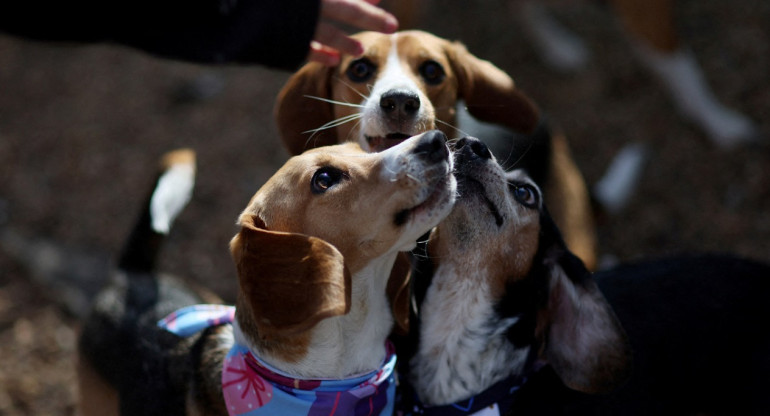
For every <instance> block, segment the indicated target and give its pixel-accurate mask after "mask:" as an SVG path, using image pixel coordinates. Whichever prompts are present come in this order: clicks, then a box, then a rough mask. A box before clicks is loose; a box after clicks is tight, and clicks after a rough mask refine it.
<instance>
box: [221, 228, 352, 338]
mask: <svg viewBox="0 0 770 416" xmlns="http://www.w3.org/2000/svg"><path fill="white" fill-rule="evenodd" d="M230 252H231V254H232V256H233V260H234V261H235V265H236V268H237V270H238V284H239V287H240V291H241V292H240V296H241V297H242V298H241V299H242V300H243V301H245V302H246V303H247V305H244V306H246V309H250V310H251V312H252V314H251V315H252V316H251V318H252V319H253V323H254V324H255V325H256V327H257V330H258V331H259V333H260V335H269V334H274V333H276V332H280V333H281V334H283V335H290V334H293V333H299V332H302V331H306V330H308V329H310V328H312V327H313V326H315V325H316V324H317V323H318V322H319V321H320V320H322V319H324V318H328V317H331V316H337V315H343V314H346V313H347V312H348V311H349V310H350V288H351V284H350V273H349V272H348V270H347V268H346V267H345V262H344V259H343V257H342V254H341V253H340V252H339V251H338V250H337V249H336V248H335V247H334V246H332V245H331V244H329V243H327V242H325V241H323V240H321V239H319V238H316V237H310V236H307V235H303V234H295V233H285V232H278V231H270V230H266V229H264V225H263V224H262V221H261V220H259V219H258V218H256V217H250V218H246V219H244V220H243V221H242V223H241V231H240V232H239V233H238V235H236V236H235V238H233V241H232V242H231V243H230ZM239 309H240V305H239Z"/></svg>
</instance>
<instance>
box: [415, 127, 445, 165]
mask: <svg viewBox="0 0 770 416" xmlns="http://www.w3.org/2000/svg"><path fill="white" fill-rule="evenodd" d="M446 141H447V138H446V135H445V134H444V133H443V132H441V131H439V130H431V131H429V132H427V133H425V134H423V135H422V137H420V139H419V142H418V143H417V146H415V148H414V153H415V154H416V155H417V156H419V157H420V158H421V159H423V160H425V161H427V162H431V163H438V162H441V161H444V160H447V159H448V158H449V149H448V148H447V145H446Z"/></svg>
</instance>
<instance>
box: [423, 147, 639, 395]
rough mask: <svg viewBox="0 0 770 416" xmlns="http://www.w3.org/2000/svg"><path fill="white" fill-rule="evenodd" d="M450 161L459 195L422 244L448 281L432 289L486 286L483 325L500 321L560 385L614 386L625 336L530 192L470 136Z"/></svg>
mask: <svg viewBox="0 0 770 416" xmlns="http://www.w3.org/2000/svg"><path fill="white" fill-rule="evenodd" d="M454 158H455V175H456V178H457V189H458V194H459V197H458V199H457V201H456V203H455V206H454V208H453V209H452V212H451V213H450V214H449V215H448V216H447V217H446V218H445V219H444V220H443V221H442V222H441V223H440V224H439V225H438V226H437V227H436V229H435V230H434V232H433V233H432V234H431V237H430V240H429V242H428V254H429V255H428V257H429V258H430V259H435V261H436V262H438V264H437V265H434V267H441V268H443V270H445V271H446V270H450V272H448V273H447V272H443V274H442V276H447V275H448V276H451V278H450V279H449V280H452V279H455V280H456V281H449V280H447V279H444V280H442V284H444V285H447V286H449V285H451V286H457V287H462V286H464V285H465V286H467V282H463V281H461V280H462V279H465V280H467V279H476V280H475V281H476V283H475V284H483V285H486V287H488V288H489V290H488V291H487V292H486V293H487V296H488V297H489V299H486V300H483V301H484V302H489V303H491V304H493V305H495V307H494V310H495V313H494V315H495V316H493V317H492V318H491V319H492V320H495V321H496V322H489V325H492V326H494V325H496V324H498V326H499V323H500V322H505V320H506V319H508V318H510V319H508V322H515V323H514V324H512V326H511V327H510V328H507V329H506V333H505V336H506V338H507V340H508V342H510V343H511V344H512V345H513V347H514V348H531V349H532V350H533V351H535V352H536V353H537V354H538V358H539V359H540V360H544V361H546V362H548V363H549V364H550V365H551V366H552V367H553V368H554V370H555V371H556V373H557V374H558V375H559V377H560V378H561V379H562V381H563V382H564V383H565V384H566V385H567V386H568V387H570V388H572V389H575V390H579V391H582V392H586V393H598V392H605V391H608V390H611V389H613V388H615V387H617V386H618V385H619V384H620V383H622V382H623V381H625V379H626V378H627V376H628V372H629V369H630V353H629V350H628V344H627V340H626V336H625V332H624V331H623V329H622V327H621V325H620V323H619V321H618V320H617V318H616V316H615V314H614V312H613V311H612V309H611V307H610V306H609V304H608V303H607V301H606V300H605V298H604V296H603V295H602V294H601V292H600V291H599V289H598V288H597V286H596V284H595V282H594V281H593V279H592V278H591V275H590V273H589V272H588V271H587V269H586V268H585V266H584V265H583V263H582V262H581V261H580V260H579V259H578V258H577V257H576V256H574V255H573V254H572V253H570V251H569V250H568V249H567V247H566V245H565V243H564V241H563V240H562V238H561V235H560V233H559V230H558V229H557V228H556V226H555V225H554V223H553V221H552V220H551V218H550V216H549V215H548V211H547V209H546V208H545V206H544V204H543V200H542V194H541V192H540V189H539V188H538V186H537V185H536V184H535V183H534V182H533V181H532V180H531V179H530V178H529V177H528V176H526V174H525V173H524V172H523V171H521V170H515V171H512V172H505V171H504V170H503V169H502V168H501V167H500V165H499V164H498V163H497V162H496V161H495V159H494V157H493V156H492V155H491V154H490V152H489V150H488V149H487V147H486V146H485V145H484V143H482V142H481V141H479V140H477V139H472V138H464V139H460V140H459V141H458V142H457V143H456V148H455V152H454ZM435 270H438V269H435ZM460 296H461V295H460Z"/></svg>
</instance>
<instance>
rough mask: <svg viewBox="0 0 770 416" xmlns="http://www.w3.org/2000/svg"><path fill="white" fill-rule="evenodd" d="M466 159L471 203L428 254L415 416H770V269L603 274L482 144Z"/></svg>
mask: <svg viewBox="0 0 770 416" xmlns="http://www.w3.org/2000/svg"><path fill="white" fill-rule="evenodd" d="M454 158H455V171H456V178H457V187H458V193H459V197H458V199H457V201H456V202H455V206H454V208H453V210H452V212H451V213H450V214H449V215H448V216H447V217H446V218H445V219H444V220H443V221H442V222H441V223H440V224H439V225H438V226H437V227H436V228H435V230H434V231H433V232H432V233H431V236H430V238H429V240H428V242H427V248H426V249H425V251H424V253H423V254H422V255H418V256H416V259H417V260H418V263H417V265H416V268H415V276H414V282H415V284H416V287H415V297H416V304H417V305H418V312H419V313H418V317H419V318H418V319H416V320H415V321H413V323H416V324H417V325H413V327H414V328H413V329H414V332H413V334H412V335H414V336H416V339H412V340H411V342H409V343H407V344H406V345H415V347H413V349H412V351H410V352H409V354H410V355H411V356H412V358H411V360H410V364H409V366H408V367H407V368H406V369H405V370H404V372H408V373H409V375H408V376H407V377H406V378H407V379H408V380H409V381H410V383H411V386H412V387H413V390H414V394H413V395H411V394H409V393H405V394H404V397H405V402H404V407H405V413H406V414H410V413H414V414H426V415H432V414H440V415H454V414H474V412H477V411H478V412H480V413H478V414H479V415H482V414H483V415H500V414H511V415H526V414H533V415H543V414H545V415H551V414H553V415H556V414H558V415H564V414H580V415H586V414H603V415H605V414H610V415H637V414H638V415H652V414H704V413H705V414H768V412H770V399H769V398H768V396H767V394H766V389H767V374H768V372H769V371H770V348H768V347H770V331H768V330H767V328H765V327H763V326H762V325H761V324H760V323H758V322H756V321H755V320H756V317H759V316H762V317H764V316H770V308H769V307H768V306H767V302H765V301H764V297H765V296H766V294H767V293H768V290H770V279H768V276H770V266H767V265H763V264H759V263H756V262H753V261H749V260H744V259H738V258H735V257H732V256H725V255H700V256H681V257H674V258H670V259H663V260H654V261H646V262H639V263H636V264H627V265H622V266H619V267H617V268H615V269H612V270H607V271H601V272H597V273H595V274H593V275H591V274H590V273H589V272H588V271H587V270H586V268H585V267H584V265H583V264H582V263H581V262H580V261H579V260H578V259H577V258H576V257H575V256H574V255H573V254H572V253H570V251H569V250H568V249H567V248H566V246H565V244H564V242H563V240H562V239H561V236H560V233H559V231H558V229H557V227H556V226H555V225H554V223H553V221H552V220H551V219H550V217H549V215H548V210H547V209H546V208H545V205H544V203H543V196H542V194H541V192H540V190H539V188H538V187H537V185H535V183H534V182H532V180H531V179H530V178H529V177H528V176H527V175H526V174H524V173H523V172H521V171H518V170H517V171H513V172H509V173H506V172H504V171H503V169H502V168H501V167H500V166H499V165H498V164H497V163H496V161H495V159H494V157H493V156H492V155H491V154H490V152H489V150H488V149H487V147H486V146H485V145H484V143H482V142H481V141H478V140H476V139H472V138H465V139H461V140H460V141H458V142H457V144H456V149H455V152H454ZM404 351H405V352H406V351H407V350H406V349H405V350H404ZM632 353H633V369H632V365H631V362H632V358H631V356H632ZM402 357H403V355H402ZM739 357H740V358H739ZM736 359H737V360H738V361H741V362H736ZM595 393H604V394H595ZM415 398H417V399H415ZM415 406H416V407H417V410H418V411H415ZM459 409H465V412H459ZM484 411H486V412H487V413H483V412H484Z"/></svg>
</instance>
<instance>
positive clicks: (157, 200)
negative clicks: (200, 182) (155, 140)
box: [150, 163, 195, 234]
mask: <svg viewBox="0 0 770 416" xmlns="http://www.w3.org/2000/svg"><path fill="white" fill-rule="evenodd" d="M194 185H195V166H194V165H193V164H188V163H179V164H175V165H173V166H171V167H170V168H169V169H168V170H167V171H166V172H164V173H163V175H161V177H160V178H159V179H158V185H157V186H156V187H155V192H153V194H152V199H151V200H150V214H151V216H152V228H153V230H155V231H156V232H158V233H161V234H168V232H169V230H170V229H171V224H172V223H173V222H174V220H175V219H176V217H177V216H178V215H179V213H181V212H182V209H183V208H184V207H185V205H187V203H188V202H190V198H191V197H192V191H193V186H194Z"/></svg>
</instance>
